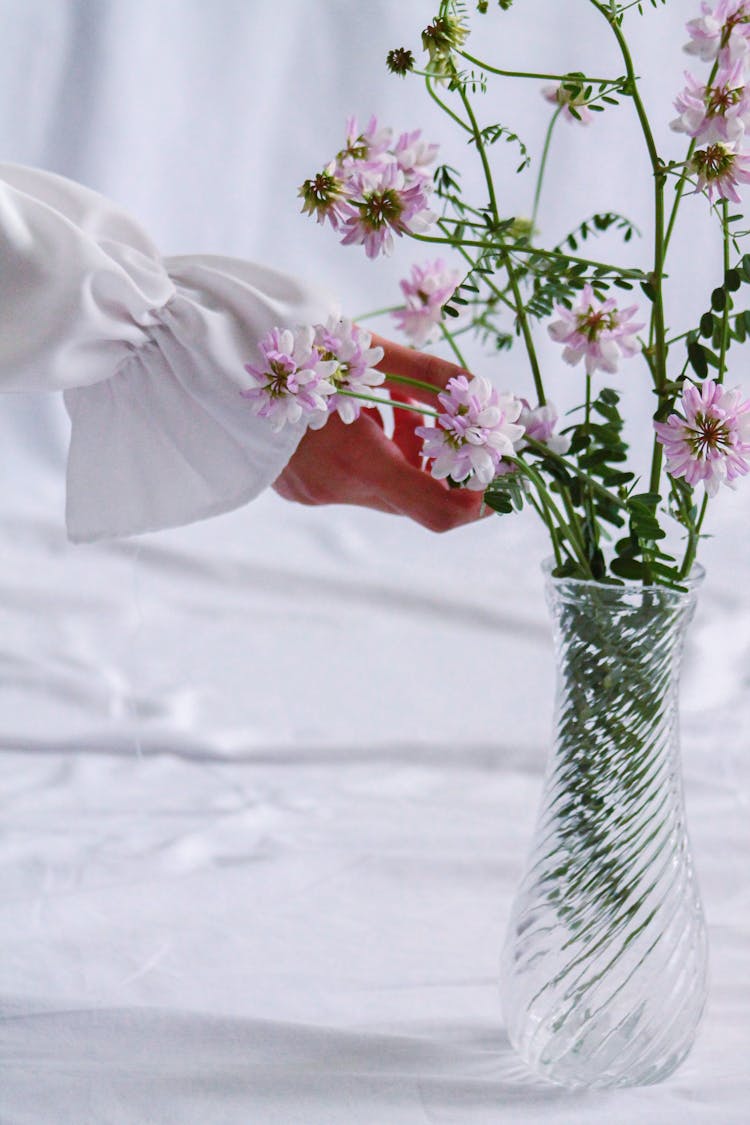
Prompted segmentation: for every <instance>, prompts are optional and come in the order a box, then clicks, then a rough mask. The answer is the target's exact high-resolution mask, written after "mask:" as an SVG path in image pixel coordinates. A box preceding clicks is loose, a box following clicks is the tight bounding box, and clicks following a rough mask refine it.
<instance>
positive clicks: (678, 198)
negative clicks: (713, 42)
mask: <svg viewBox="0 0 750 1125" xmlns="http://www.w3.org/2000/svg"><path fill="white" fill-rule="evenodd" d="M718 69H719V63H718V60H717V61H716V62H715V63H714V65H713V67H712V68H711V73H710V74H709V76H708V82H707V83H706V85H707V86H711V85H713V81H714V78H715V77H716V75H717V72H718ZM695 148H696V141H695V138H693V140H691V142H690V144H689V145H688V150H687V153H686V155H685V167H684V171H683V174H682V175H681V176H680V179H679V181H678V184H677V188H676V190H675V198H674V202H673V203H672V210H671V212H670V215H669V222H668V223H667V230H666V233H665V235H664V256H665V258H666V254H667V250H668V248H669V243H670V241H671V238H672V231H673V230H674V225H675V222H676V220H677V212H678V211H679V208H680V203H681V202H682V196H683V194H684V192H685V187H686V185H687V183H688V167H689V164H690V160H691V157H692V155H693V153H694V152H695Z"/></svg>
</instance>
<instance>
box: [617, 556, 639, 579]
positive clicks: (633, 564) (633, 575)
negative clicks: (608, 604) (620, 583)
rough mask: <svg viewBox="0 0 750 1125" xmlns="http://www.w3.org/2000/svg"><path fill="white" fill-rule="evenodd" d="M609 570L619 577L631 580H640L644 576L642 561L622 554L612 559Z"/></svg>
mask: <svg viewBox="0 0 750 1125" xmlns="http://www.w3.org/2000/svg"><path fill="white" fill-rule="evenodd" d="M611 570H612V573H613V574H616V575H617V576H618V577H619V578H628V579H632V580H633V581H636V582H638V581H640V580H641V579H642V578H643V576H644V566H643V563H642V562H638V560H637V559H628V558H624V557H623V556H621V555H620V556H618V558H616V559H613V560H612V563H611Z"/></svg>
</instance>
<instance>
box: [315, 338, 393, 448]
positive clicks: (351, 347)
mask: <svg viewBox="0 0 750 1125" xmlns="http://www.w3.org/2000/svg"><path fill="white" fill-rule="evenodd" d="M371 342H372V336H371V334H370V333H369V332H366V331H365V330H364V329H363V328H359V327H358V326H357V325H356V324H352V322H351V320H348V319H346V318H339V317H335V316H333V317H330V318H329V320H328V321H327V323H326V324H319V325H317V326H316V328H315V348H316V349H317V352H318V355H319V356H320V359H321V361H323V362H325V363H329V362H330V363H332V364H333V370H332V371H331V372H330V373H329V374H328V376H327V381H328V382H329V383H330V384H331V385H332V387H333V391H334V393H333V395H332V396H331V397H330V398H329V399H328V400H327V402H326V404H325V410H326V414H325V415H322V416H321V415H317V416H315V417H314V418H313V419H312V420H311V422H310V425H311V427H312V428H313V429H319V428H320V426H322V425H323V424H324V423H325V422H326V420H327V416H328V414H331V413H333V412H334V411H337V412H338V414H339V416H340V417H341V419H342V421H344V422H346V423H349V422H353V421H354V420H355V418H358V417H359V412H360V410H361V409H362V405H363V403H362V402H360V401H359V400H357V399H356V398H351V397H349V394H342V393H341V392H342V391H348V392H350V393H351V394H370V393H371V391H372V388H373V387H377V386H379V385H380V384H381V383H382V382H383V381H384V379H385V375H384V374H383V372H382V371H376V370H375V364H376V363H380V361H381V359H382V358H383V349H382V348H372V347H370V344H371Z"/></svg>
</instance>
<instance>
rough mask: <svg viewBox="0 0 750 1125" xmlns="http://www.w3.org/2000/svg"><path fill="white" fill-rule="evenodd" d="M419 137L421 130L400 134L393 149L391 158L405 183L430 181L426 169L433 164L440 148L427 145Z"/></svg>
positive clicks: (434, 145)
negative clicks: (409, 181)
mask: <svg viewBox="0 0 750 1125" xmlns="http://www.w3.org/2000/svg"><path fill="white" fill-rule="evenodd" d="M421 137H422V130H421V129H415V130H414V132H412V133H402V134H401V136H400V137H399V138H398V140H397V141H396V144H395V146H394V148H393V156H394V157H395V159H396V163H397V164H398V166H399V168H400V169H401V171H402V172H403V173H404V175H405V176H406V179H407V181H408V180H410V179H412V180H422V181H429V180H430V179H431V175H430V172H429V171H428V170H427V169H428V168H429V165H430V164H434V163H435V157H436V156H437V154H438V149H439V147H440V146H439V145H436V144H428V143H427V141H423V140H422V139H421Z"/></svg>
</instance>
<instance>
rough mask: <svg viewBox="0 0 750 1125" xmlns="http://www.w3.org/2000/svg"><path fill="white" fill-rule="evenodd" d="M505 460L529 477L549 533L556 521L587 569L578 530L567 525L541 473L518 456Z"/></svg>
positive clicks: (563, 496)
mask: <svg viewBox="0 0 750 1125" xmlns="http://www.w3.org/2000/svg"><path fill="white" fill-rule="evenodd" d="M507 460H508V461H510V462H512V463H513V464H514V465H517V466H518V468H519V469H520V470H521V472H523V473H525V475H526V476H527V477H528V478H529V480H530V481H531V482H532V483H533V485H534V487H535V488H536V491H537V495H538V496H539V500H540V502H541V504H542V505H543V506H544V509H545V512H546V513H547V518H546V519H545V523H546V524H547V526H548V527H549V528H550V533H551V530H552V527H553V526H554V524H555V523H556V524H557V526H558V528H559V529H560V531H561V533H562V534H563V536H564V537H565V538H566V539H567V540H568V542H569V543H570V545H571V547H572V549H573V553H574V554H575V555H576V556H577V557H578V561H579V562H580V563H581V565H582V566H583V567H584V569H588V560H587V558H586V551H585V548H584V546H583V541H582V539H581V537H580V535H579V534H578V532H577V531H576V530H574V528H572V527H571V526H569V525H568V524H567V523H566V522H565V520H564V519H563V516H562V513H561V512H560V509H559V508H558V507H557V505H556V504H555V502H554V500H553V499H552V497H551V495H550V493H549V490H548V489H547V487H546V485H545V483H544V479H543V477H542V476H541V474H540V473H538V472H537V470H536V469H535V468H534V467H533V465H529V464H528V462H526V461H523V460H521V458H520V457H518V458H515V457H508V458H507ZM562 499H563V503H565V500H566V497H565V494H564V493H563V494H562ZM574 519H575V513H574ZM550 520H552V523H550ZM553 538H554V536H553Z"/></svg>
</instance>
